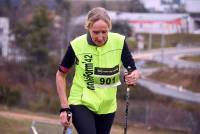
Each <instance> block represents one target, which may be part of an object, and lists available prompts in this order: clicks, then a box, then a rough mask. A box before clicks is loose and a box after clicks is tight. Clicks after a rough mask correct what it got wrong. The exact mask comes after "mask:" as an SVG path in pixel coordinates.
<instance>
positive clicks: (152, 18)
mask: <svg viewBox="0 0 200 134" xmlns="http://www.w3.org/2000/svg"><path fill="white" fill-rule="evenodd" d="M108 13H109V15H110V17H111V19H112V21H113V22H116V21H127V22H128V24H129V25H130V26H131V27H132V29H133V31H134V32H135V33H152V34H175V33H192V32H193V31H194V22H193V19H192V18H191V17H190V15H189V14H163V13H130V12H116V11H109V12H108ZM84 16H85V15H83V16H79V17H76V18H73V19H72V23H71V24H72V25H83V23H84V19H85V17H84ZM74 27H75V26H74Z"/></svg>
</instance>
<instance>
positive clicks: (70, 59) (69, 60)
mask: <svg viewBox="0 0 200 134" xmlns="http://www.w3.org/2000/svg"><path fill="white" fill-rule="evenodd" d="M87 41H88V44H90V45H94V46H96V45H95V43H94V42H93V41H92V38H91V36H90V34H87ZM75 60H76V56H75V53H74V50H73V49H72V46H71V44H70V45H69V46H68V49H67V51H66V53H65V56H64V58H63V59H62V62H61V64H60V66H59V70H60V71H61V72H63V73H66V72H67V71H68V70H69V69H70V68H71V67H72V66H73V65H74V63H75ZM121 60H122V63H123V66H124V67H125V68H128V67H129V66H130V67H131V69H132V70H136V66H135V62H134V59H133V58H132V56H131V53H130V51H129V49H128V46H127V43H126V41H124V46H123V49H122V55H121Z"/></svg>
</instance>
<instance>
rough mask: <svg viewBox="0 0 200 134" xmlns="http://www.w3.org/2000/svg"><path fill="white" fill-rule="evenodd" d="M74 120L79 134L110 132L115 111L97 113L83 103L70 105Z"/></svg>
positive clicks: (107, 133)
mask: <svg viewBox="0 0 200 134" xmlns="http://www.w3.org/2000/svg"><path fill="white" fill-rule="evenodd" d="M70 109H71V112H72V122H73V125H74V127H75V128H76V130H77V132H78V134H109V133H110V130H111V126H112V123H113V120H114V116H115V113H110V114H100V115H99V114H95V113H94V112H92V111H91V110H89V109H88V108H86V107H85V106H82V105H70Z"/></svg>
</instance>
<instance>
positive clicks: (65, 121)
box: [60, 111, 72, 127]
mask: <svg viewBox="0 0 200 134" xmlns="http://www.w3.org/2000/svg"><path fill="white" fill-rule="evenodd" d="M71 118H72V114H71V113H69V112H66V111H63V112H61V113H60V122H61V124H62V125H63V126H64V127H69V126H70V124H71Z"/></svg>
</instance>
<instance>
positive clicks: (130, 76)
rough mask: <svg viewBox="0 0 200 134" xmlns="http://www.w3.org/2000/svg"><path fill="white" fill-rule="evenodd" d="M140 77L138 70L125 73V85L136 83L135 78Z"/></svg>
mask: <svg viewBox="0 0 200 134" xmlns="http://www.w3.org/2000/svg"><path fill="white" fill-rule="evenodd" d="M139 77H140V73H139V71H138V70H134V71H132V72H131V73H130V74H125V83H126V84H127V85H136V82H137V80H138V79H139Z"/></svg>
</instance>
